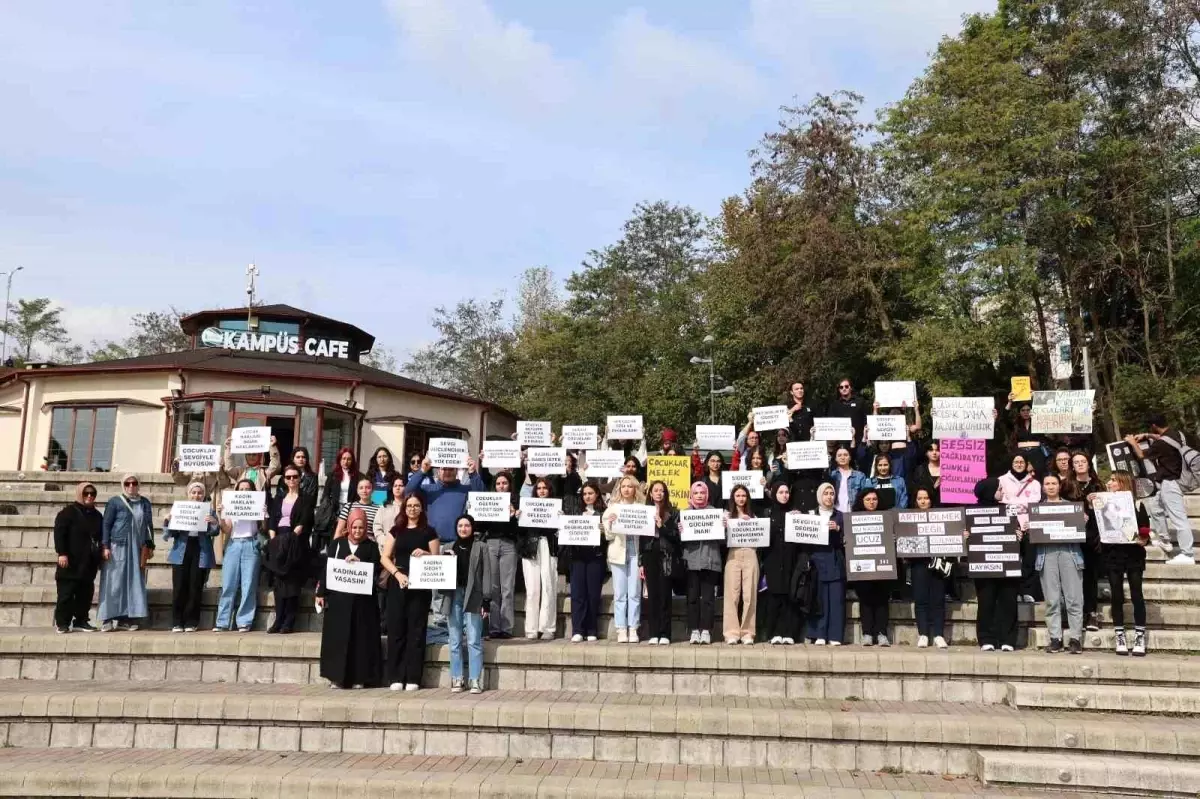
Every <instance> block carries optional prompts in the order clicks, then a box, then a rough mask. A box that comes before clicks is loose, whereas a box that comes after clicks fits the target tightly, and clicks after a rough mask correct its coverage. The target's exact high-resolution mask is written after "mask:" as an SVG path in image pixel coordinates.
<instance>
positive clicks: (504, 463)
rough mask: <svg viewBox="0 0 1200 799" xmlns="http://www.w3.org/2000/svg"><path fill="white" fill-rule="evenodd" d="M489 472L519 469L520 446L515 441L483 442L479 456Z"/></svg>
mask: <svg viewBox="0 0 1200 799" xmlns="http://www.w3.org/2000/svg"><path fill="white" fill-rule="evenodd" d="M481 459H482V460H483V465H484V466H486V467H487V468H488V469H489V470H491V471H495V470H497V469H519V468H521V444H520V443H519V442H517V441H485V442H483V453H482V455H481Z"/></svg>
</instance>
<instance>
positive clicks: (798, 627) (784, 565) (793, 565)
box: [762, 480, 816, 646]
mask: <svg viewBox="0 0 1200 799" xmlns="http://www.w3.org/2000/svg"><path fill="white" fill-rule="evenodd" d="M767 493H768V494H769V495H770V503H771V506H770V510H769V511H768V514H769V518H770V520H771V545H770V546H769V547H768V548H767V549H765V550H763V551H762V576H763V577H764V578H765V579H766V581H767V590H766V592H765V593H763V596H762V600H763V603H764V604H765V608H764V611H765V612H764V614H763V616H764V619H763V635H764V637H766V638H767V639H768V640H769V641H770V642H771V643H772V644H776V645H779V644H785V645H788V646H790V645H792V644H794V643H796V639H797V638H800V639H803V637H804V614H805V612H806V610H807V608H808V607H809V606H810V602H809V601H808V599H807V597H808V594H809V589H810V588H812V589H815V588H816V583H815V582H810V581H808V580H804V581H803V582H804V584H803V586H800V585H797V577H798V576H800V575H805V576H808V577H812V576H814V575H812V574H810V573H809V559H808V554H807V553H804V552H802V551H801V549H802V548H801V546H800V544H793V543H790V542H788V541H787V540H786V537H785V532H786V529H787V515H788V514H789V513H797V512H798V511H794V510H792V501H791V500H792V489H791V486H789V485H788V484H787V482H786V481H783V480H777V481H775V482H774V483H772V484H771V485H770V487H769V488H768V489H767ZM797 589H799V590H797ZM802 597H803V598H804V599H801V598H802Z"/></svg>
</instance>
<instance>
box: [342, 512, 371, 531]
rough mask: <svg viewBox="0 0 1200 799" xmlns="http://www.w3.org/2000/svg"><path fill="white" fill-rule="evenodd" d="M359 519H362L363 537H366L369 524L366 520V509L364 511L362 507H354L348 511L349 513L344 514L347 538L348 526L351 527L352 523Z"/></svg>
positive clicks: (369, 529)
mask: <svg viewBox="0 0 1200 799" xmlns="http://www.w3.org/2000/svg"><path fill="white" fill-rule="evenodd" d="M359 519H362V523H363V530H364V531H365V532H364V537H366V533H370V531H371V525H370V524H369V523H368V522H367V514H366V511H364V510H363V509H362V508H355V509H354V510H352V511H350V513H349V514H348V515H347V516H346V537H347V538H349V537H350V528H351V527H353V526H354V523H355V522H356V521H358V520H359Z"/></svg>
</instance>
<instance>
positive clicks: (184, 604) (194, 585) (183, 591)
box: [163, 483, 221, 633]
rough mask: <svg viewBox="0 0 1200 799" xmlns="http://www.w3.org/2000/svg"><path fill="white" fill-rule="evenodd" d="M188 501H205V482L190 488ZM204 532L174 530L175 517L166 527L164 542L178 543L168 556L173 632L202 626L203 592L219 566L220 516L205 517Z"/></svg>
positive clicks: (173, 546)
mask: <svg viewBox="0 0 1200 799" xmlns="http://www.w3.org/2000/svg"><path fill="white" fill-rule="evenodd" d="M187 496H188V501H190V502H204V501H205V499H206V497H205V495H204V484H203V483H192V484H191V485H189V486H188V487H187ZM205 524H206V525H207V527H206V529H205V530H204V531H203V532H183V531H179V530H172V529H171V517H170V516H167V519H166V522H165V524H163V541H170V540H171V539H172V538H173V539H175V542H174V543H173V544H172V545H171V551H170V552H168V553H167V563H170V564H171V566H172V567H173V568H172V569H171V572H172V574H171V584H172V591H171V632H173V633H184V632H187V633H194V632H196V628H197V627H199V626H200V592H201V591H202V590H204V584H205V583H206V582H208V570H209V569H211V568H212V567H213V566H215V565H216V564H217V558H216V555H214V554H213V542H212V540H213V537H214V536H216V535H217V534H218V533H220V532H221V528H220V526H219V525H218V524H217V517H216V516H214V515H213V514H212V512H211V511H210V512H209V513H208V515H207V516H206V517H205Z"/></svg>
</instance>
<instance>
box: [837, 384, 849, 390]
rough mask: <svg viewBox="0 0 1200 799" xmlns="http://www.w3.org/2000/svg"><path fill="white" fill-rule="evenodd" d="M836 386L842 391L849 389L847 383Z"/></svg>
mask: <svg viewBox="0 0 1200 799" xmlns="http://www.w3.org/2000/svg"><path fill="white" fill-rule="evenodd" d="M838 388H840V389H841V390H842V391H849V390H850V386H849V384H847V385H843V386H838Z"/></svg>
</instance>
